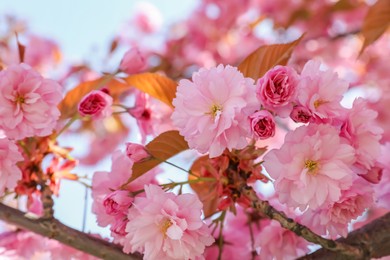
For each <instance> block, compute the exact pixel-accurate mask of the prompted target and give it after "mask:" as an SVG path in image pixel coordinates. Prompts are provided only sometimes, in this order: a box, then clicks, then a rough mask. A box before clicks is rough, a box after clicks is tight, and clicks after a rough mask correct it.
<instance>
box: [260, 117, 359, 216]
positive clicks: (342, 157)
mask: <svg viewBox="0 0 390 260" xmlns="http://www.w3.org/2000/svg"><path fill="white" fill-rule="evenodd" d="M354 155H355V154H354V149H353V148H352V147H351V146H350V145H348V144H344V143H342V140H341V138H340V137H339V132H338V131H337V129H335V128H334V127H332V126H330V125H316V124H312V125H309V126H301V127H299V128H297V129H296V130H294V131H292V132H289V133H288V134H287V135H286V138H285V143H284V144H283V146H282V147H281V148H280V149H274V150H271V151H270V152H268V153H267V154H266V156H265V157H264V161H265V162H264V164H263V165H264V167H265V168H266V170H267V172H268V173H269V174H270V176H271V177H272V178H274V179H275V180H276V181H275V182H274V185H275V190H276V193H277V194H278V196H279V200H280V201H281V202H282V203H286V204H287V205H288V206H292V207H300V208H301V209H302V210H304V209H305V208H306V207H307V206H309V208H311V209H316V208H318V207H321V206H324V205H327V204H330V203H332V202H336V201H338V200H339V199H340V196H341V191H342V190H345V189H348V188H349V187H350V186H351V184H352V177H353V176H354V173H353V171H352V169H351V167H352V164H353V163H354V162H355V156H354Z"/></svg>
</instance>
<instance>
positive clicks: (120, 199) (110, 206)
mask: <svg viewBox="0 0 390 260" xmlns="http://www.w3.org/2000/svg"><path fill="white" fill-rule="evenodd" d="M132 202H133V198H132V197H130V196H129V192H128V191H126V190H117V191H114V192H112V193H110V194H108V195H107V196H106V197H105V198H104V200H103V205H104V207H105V209H106V213H107V214H108V215H118V214H120V213H123V214H126V210H127V209H128V208H129V207H130V205H131V203H132Z"/></svg>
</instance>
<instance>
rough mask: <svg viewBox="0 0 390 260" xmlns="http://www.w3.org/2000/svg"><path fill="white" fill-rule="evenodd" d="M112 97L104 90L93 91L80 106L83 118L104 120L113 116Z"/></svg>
mask: <svg viewBox="0 0 390 260" xmlns="http://www.w3.org/2000/svg"><path fill="white" fill-rule="evenodd" d="M111 105H112V97H111V96H110V95H109V94H107V93H106V92H105V91H103V90H93V91H91V92H89V93H88V94H87V95H85V96H84V97H83V98H82V99H81V101H80V103H79V106H78V109H79V113H80V115H82V116H91V117H92V118H93V119H102V118H105V117H108V116H110V115H111V114H112V110H111Z"/></svg>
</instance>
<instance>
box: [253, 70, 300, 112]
mask: <svg viewBox="0 0 390 260" xmlns="http://www.w3.org/2000/svg"><path fill="white" fill-rule="evenodd" d="M297 84H298V74H297V73H296V72H295V70H294V69H292V68H290V67H286V66H276V67H274V68H273V69H271V70H269V71H268V72H267V73H266V74H265V75H264V76H263V77H261V78H260V79H259V81H258V83H257V89H256V95H257V98H258V99H259V100H260V101H261V104H262V105H263V106H264V107H265V108H266V109H270V110H273V111H275V112H277V114H278V115H279V116H282V117H287V116H288V115H289V113H290V111H291V109H292V103H291V102H292V101H294V99H295V95H296V88H297Z"/></svg>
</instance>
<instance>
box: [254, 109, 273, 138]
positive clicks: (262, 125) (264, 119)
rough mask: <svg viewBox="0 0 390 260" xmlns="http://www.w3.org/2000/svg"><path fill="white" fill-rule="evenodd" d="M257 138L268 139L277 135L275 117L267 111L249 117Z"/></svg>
mask: <svg viewBox="0 0 390 260" xmlns="http://www.w3.org/2000/svg"><path fill="white" fill-rule="evenodd" d="M249 120H250V124H251V130H252V132H253V134H254V136H255V138H259V139H267V138H269V137H272V136H274V135H275V121H274V117H273V116H272V114H271V113H270V112H268V111H267V110H260V111H257V112H255V113H254V114H252V115H251V116H250V117H249Z"/></svg>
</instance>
